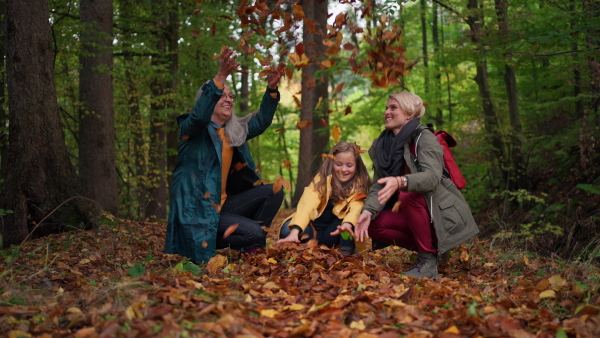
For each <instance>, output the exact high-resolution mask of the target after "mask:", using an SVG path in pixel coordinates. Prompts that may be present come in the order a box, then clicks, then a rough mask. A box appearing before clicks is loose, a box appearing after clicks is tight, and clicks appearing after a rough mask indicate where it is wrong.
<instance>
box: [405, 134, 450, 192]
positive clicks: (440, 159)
mask: <svg viewBox="0 0 600 338" xmlns="http://www.w3.org/2000/svg"><path fill="white" fill-rule="evenodd" d="M417 147H418V149H415V152H416V154H417V162H418V164H419V171H418V172H415V173H411V174H409V175H406V177H407V178H408V191H411V192H421V193H424V192H428V191H433V190H434V189H435V187H436V186H437V185H438V184H440V182H441V180H442V175H443V170H444V148H443V147H442V145H441V144H440V143H439V142H438V140H437V138H436V137H435V135H433V133H432V132H431V131H429V130H424V131H423V133H422V135H421V139H420V140H419V142H418V144H417ZM407 148H408V147H407ZM408 154H409V156H410V152H408ZM405 157H406V156H405Z"/></svg>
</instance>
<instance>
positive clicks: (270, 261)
mask: <svg viewBox="0 0 600 338" xmlns="http://www.w3.org/2000/svg"><path fill="white" fill-rule="evenodd" d="M267 261H268V262H269V263H271V264H277V260H275V258H269V259H268V260H267Z"/></svg>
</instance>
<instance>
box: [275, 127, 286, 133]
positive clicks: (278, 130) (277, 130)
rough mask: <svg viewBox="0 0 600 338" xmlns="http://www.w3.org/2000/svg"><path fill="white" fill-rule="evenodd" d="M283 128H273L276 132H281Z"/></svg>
mask: <svg viewBox="0 0 600 338" xmlns="http://www.w3.org/2000/svg"><path fill="white" fill-rule="evenodd" d="M284 130H285V128H279V129H275V132H276V133H279V132H282V131H284Z"/></svg>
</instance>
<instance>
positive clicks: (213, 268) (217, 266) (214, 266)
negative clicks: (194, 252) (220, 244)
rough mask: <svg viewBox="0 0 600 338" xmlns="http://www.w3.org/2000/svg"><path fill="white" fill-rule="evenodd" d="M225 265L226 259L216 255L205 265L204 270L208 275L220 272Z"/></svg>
mask: <svg viewBox="0 0 600 338" xmlns="http://www.w3.org/2000/svg"><path fill="white" fill-rule="evenodd" d="M226 263H227V257H225V256H223V255H216V256H214V257H213V258H211V259H210V260H209V261H208V263H206V270H208V272H210V273H215V272H217V271H221V270H222V269H223V267H224V266H225V264H226Z"/></svg>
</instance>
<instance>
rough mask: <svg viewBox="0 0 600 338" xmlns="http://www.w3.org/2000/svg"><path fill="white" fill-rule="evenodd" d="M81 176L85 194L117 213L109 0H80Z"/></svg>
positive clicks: (111, 9)
mask: <svg viewBox="0 0 600 338" xmlns="http://www.w3.org/2000/svg"><path fill="white" fill-rule="evenodd" d="M80 8H81V26H82V30H81V43H82V52H81V56H80V58H79V59H80V63H81V72H80V75H79V101H80V102H81V109H80V113H79V118H80V121H79V177H80V179H81V185H82V187H83V191H84V194H85V196H86V197H89V198H91V199H93V200H96V201H98V202H99V203H100V205H102V207H103V208H104V209H105V210H107V211H109V212H111V213H113V214H117V213H118V212H119V186H118V182H117V166H116V159H115V125H114V112H113V83H112V74H111V71H112V65H113V51H112V41H113V38H112V25H113V4H112V0H82V1H81V5H80Z"/></svg>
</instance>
